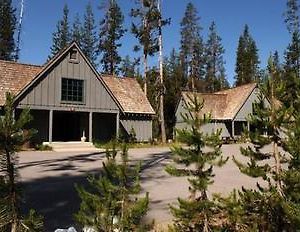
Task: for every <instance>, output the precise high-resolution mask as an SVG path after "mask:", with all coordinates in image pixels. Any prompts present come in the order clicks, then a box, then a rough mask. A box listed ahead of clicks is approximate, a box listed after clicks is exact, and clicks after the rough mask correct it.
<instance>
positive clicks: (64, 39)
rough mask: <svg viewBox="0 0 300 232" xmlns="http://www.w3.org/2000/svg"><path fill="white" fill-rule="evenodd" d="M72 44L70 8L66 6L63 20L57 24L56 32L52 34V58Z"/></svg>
mask: <svg viewBox="0 0 300 232" xmlns="http://www.w3.org/2000/svg"><path fill="white" fill-rule="evenodd" d="M70 42H71V33H70V26H69V8H68V5H65V6H64V8H63V18H62V19H61V20H59V21H58V22H57V24H56V31H55V32H54V33H53V34H52V46H51V48H50V49H51V56H50V57H53V56H54V55H56V54H57V53H58V52H59V51H61V50H62V49H63V48H65V47H66V46H67V45H68V44H69V43H70Z"/></svg>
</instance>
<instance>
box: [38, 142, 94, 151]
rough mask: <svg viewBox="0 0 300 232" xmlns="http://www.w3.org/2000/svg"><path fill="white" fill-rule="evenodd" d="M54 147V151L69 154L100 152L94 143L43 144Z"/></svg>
mask: <svg viewBox="0 0 300 232" xmlns="http://www.w3.org/2000/svg"><path fill="white" fill-rule="evenodd" d="M43 144H44V145H48V146H50V147H52V149H53V151H57V152H68V151H78V152H79V151H100V149H97V148H96V147H95V146H94V145H93V144H92V143H89V142H52V143H43Z"/></svg>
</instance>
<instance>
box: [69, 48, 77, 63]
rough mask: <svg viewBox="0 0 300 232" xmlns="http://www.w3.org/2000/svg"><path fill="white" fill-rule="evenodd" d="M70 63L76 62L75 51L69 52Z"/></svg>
mask: <svg viewBox="0 0 300 232" xmlns="http://www.w3.org/2000/svg"><path fill="white" fill-rule="evenodd" d="M70 61H73V62H77V61H78V51H77V49H71V50H70Z"/></svg>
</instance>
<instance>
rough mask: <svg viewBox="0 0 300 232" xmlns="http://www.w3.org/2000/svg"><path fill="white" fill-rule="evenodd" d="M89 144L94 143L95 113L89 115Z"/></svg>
mask: <svg viewBox="0 0 300 232" xmlns="http://www.w3.org/2000/svg"><path fill="white" fill-rule="evenodd" d="M89 142H90V143H91V142H93V112H90V113H89Z"/></svg>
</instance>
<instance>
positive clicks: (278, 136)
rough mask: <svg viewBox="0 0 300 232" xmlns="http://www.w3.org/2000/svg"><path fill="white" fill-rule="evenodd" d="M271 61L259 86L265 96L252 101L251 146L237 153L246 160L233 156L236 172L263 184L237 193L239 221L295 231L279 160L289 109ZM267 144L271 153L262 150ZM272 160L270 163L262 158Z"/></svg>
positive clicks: (296, 211)
mask: <svg viewBox="0 0 300 232" xmlns="http://www.w3.org/2000/svg"><path fill="white" fill-rule="evenodd" d="M275 72H276V69H275V68H274V65H273V61H272V59H271V58H270V59H269V73H270V76H269V79H268V81H267V82H266V86H264V88H263V89H262V91H263V93H264V94H265V96H267V97H268V99H269V102H268V103H267V100H266V98H265V97H264V96H263V95H260V97H259V101H258V102H257V103H256V104H255V106H254V109H255V111H254V112H255V114H253V115H251V117H250V118H251V120H250V122H251V124H252V126H253V127H254V128H255V130H254V131H252V132H249V138H250V141H251V143H252V144H253V146H248V147H247V148H241V153H242V154H243V155H244V156H246V157H248V158H249V159H250V161H249V162H248V163H247V164H243V163H241V162H239V161H237V160H236V159H234V161H235V163H236V164H237V166H238V167H239V169H240V171H241V172H242V173H244V174H246V175H248V176H250V177H254V178H257V177H262V178H263V180H265V181H266V182H267V186H266V187H262V186H261V185H259V184H257V185H258V189H243V190H242V191H241V192H240V194H239V197H240V200H241V205H242V206H243V209H244V214H243V215H241V216H242V217H243V219H244V220H243V221H244V223H245V225H246V226H247V228H248V231H252V230H255V231H278V232H279V231H295V229H296V228H299V226H300V224H299V223H300V220H299V216H300V208H299V205H298V206H297V205H296V204H294V202H292V201H290V200H289V199H288V198H287V195H288V194H289V193H288V192H286V191H285V184H286V183H285V180H284V173H285V171H284V168H283V166H282V165H283V163H285V162H287V157H285V153H284V152H281V151H280V147H282V145H283V144H284V142H285V140H284V137H283V136H284V134H285V130H284V128H286V126H287V125H289V123H290V120H291V114H292V111H291V109H287V108H286V107H285V106H284V105H283V104H280V101H279V99H281V98H282V96H283V95H284V94H285V89H284V86H283V85H277V84H276V83H275V81H276V80H275V79H274V76H275ZM268 145H269V146H271V147H272V150H271V152H266V151H264V150H263V148H265V147H266V146H268ZM269 159H272V160H273V161H272V162H263V163H261V161H263V160H269Z"/></svg>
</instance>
